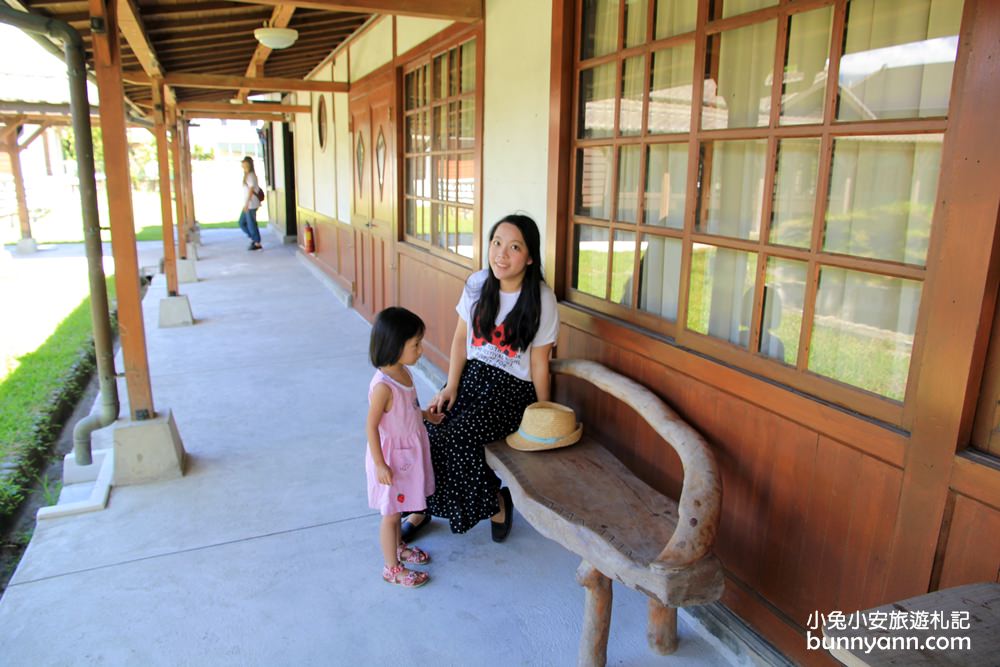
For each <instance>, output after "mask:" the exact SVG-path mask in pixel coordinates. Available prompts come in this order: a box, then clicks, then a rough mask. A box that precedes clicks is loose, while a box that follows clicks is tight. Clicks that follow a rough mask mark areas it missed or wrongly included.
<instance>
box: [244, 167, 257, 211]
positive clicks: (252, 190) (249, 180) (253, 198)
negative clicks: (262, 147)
mask: <svg viewBox="0 0 1000 667" xmlns="http://www.w3.org/2000/svg"><path fill="white" fill-rule="evenodd" d="M257 188H258V185H257V174H255V173H253V172H252V171H251V172H250V173H248V174H246V175H245V176H244V177H243V202H244V205H246V201H247V196H248V195H249V196H250V206H249V208H260V200H259V199H257V195H256V192H257Z"/></svg>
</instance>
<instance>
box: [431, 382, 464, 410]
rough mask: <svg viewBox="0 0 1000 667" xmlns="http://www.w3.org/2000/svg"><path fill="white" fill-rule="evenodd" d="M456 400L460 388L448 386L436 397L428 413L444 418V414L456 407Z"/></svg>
mask: <svg viewBox="0 0 1000 667" xmlns="http://www.w3.org/2000/svg"><path fill="white" fill-rule="evenodd" d="M456 400H458V388H457V387H453V386H451V385H450V384H447V385H445V386H444V389H442V390H441V391H439V392H438V393H437V395H435V396H434V399H433V400H432V401H431V404H430V407H429V410H428V411H429V412H431V413H432V414H438V415H441V416H442V417H444V415H443V413H444V412H446V411H447V410H448V409H449V408H450V407H451V406H453V405H455V401H456Z"/></svg>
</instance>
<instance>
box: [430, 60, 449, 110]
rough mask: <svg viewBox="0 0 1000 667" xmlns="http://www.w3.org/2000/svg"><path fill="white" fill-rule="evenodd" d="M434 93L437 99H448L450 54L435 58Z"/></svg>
mask: <svg viewBox="0 0 1000 667" xmlns="http://www.w3.org/2000/svg"><path fill="white" fill-rule="evenodd" d="M433 88H434V91H435V93H436V98H437V99H441V98H444V97H448V54H447V53H442V54H441V55H439V56H437V57H436V58H434V86H433Z"/></svg>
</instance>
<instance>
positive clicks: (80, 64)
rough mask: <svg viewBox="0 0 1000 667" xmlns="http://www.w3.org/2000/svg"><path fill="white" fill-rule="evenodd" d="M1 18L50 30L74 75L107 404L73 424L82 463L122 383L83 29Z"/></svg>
mask: <svg viewBox="0 0 1000 667" xmlns="http://www.w3.org/2000/svg"><path fill="white" fill-rule="evenodd" d="M0 23H7V24H10V25H12V26H14V27H16V28H20V29H21V30H24V31H25V32H31V33H35V34H39V35H45V36H47V37H50V38H52V39H55V40H58V41H60V42H62V44H63V54H64V57H65V59H66V70H67V74H68V77H69V93H70V113H71V114H72V117H73V118H72V119H73V134H74V138H75V140H76V163H77V173H78V175H79V179H80V206H81V211H82V213H83V235H84V245H85V247H86V250H87V268H88V273H89V278H90V317H91V320H92V321H93V329H94V351H95V352H96V356H97V377H98V381H99V383H100V388H101V407H100V409H99V410H97V409H95V410H94V411H93V412H92V413H91V414H90V415H88V416H86V417H84V418H83V419H81V420H80V421H79V422H77V424H76V426H75V427H74V428H73V451H74V453H75V455H76V462H77V464H78V465H90V464H91V463H92V462H93V458H92V455H91V447H90V434H91V433H93V432H94V431H96V430H97V429H99V428H104V427H105V426H108V425H109V424H111V423H112V422H113V421H115V420H116V419H117V418H118V410H119V407H120V406H119V402H118V385H117V383H116V381H115V358H114V352H113V350H112V338H111V317H110V314H109V309H108V291H107V283H106V282H105V279H104V264H103V248H102V246H101V230H100V222H99V219H98V215H97V180H96V178H95V177H94V142H93V139H92V138H91V134H90V102H89V101H88V99H87V67H86V62H85V60H84V51H83V40H82V39H80V33H79V32H77V31H76V30H75V29H74V28H73V27H71V26H70V25H69V24H68V23H66V22H64V21H58V20H56V19H52V18H48V17H45V16H39V15H37V14H31V13H28V12H19V11H17V10H14V9H11V8H10V7H8V6H6V5H4V4H0Z"/></svg>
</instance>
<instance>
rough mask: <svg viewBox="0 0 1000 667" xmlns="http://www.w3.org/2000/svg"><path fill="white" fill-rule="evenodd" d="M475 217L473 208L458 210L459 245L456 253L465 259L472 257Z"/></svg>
mask: <svg viewBox="0 0 1000 667" xmlns="http://www.w3.org/2000/svg"><path fill="white" fill-rule="evenodd" d="M473 229H474V228H473V216H472V209H471V208H460V209H458V238H457V240H458V244H457V246H456V247H455V252H457V253H458V254H459V255H463V256H465V257H472V246H473V243H474V242H475V241H474V239H473Z"/></svg>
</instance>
